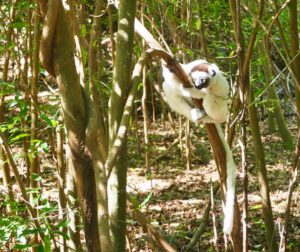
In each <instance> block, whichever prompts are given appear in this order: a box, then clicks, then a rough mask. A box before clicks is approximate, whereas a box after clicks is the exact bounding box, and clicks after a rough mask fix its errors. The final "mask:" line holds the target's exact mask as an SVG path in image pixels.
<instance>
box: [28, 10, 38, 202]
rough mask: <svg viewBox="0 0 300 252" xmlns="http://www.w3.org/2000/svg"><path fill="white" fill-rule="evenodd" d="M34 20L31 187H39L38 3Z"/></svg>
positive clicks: (32, 199) (32, 195)
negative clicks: (37, 143)
mask: <svg viewBox="0 0 300 252" xmlns="http://www.w3.org/2000/svg"><path fill="white" fill-rule="evenodd" d="M33 20H34V21H33V22H34V51H33V55H32V59H31V60H32V78H31V91H30V95H31V113H30V114H31V127H30V128H31V129H30V131H31V136H30V145H31V146H30V152H31V154H32V159H31V166H30V175H31V177H30V178H29V179H30V187H31V188H37V187H38V183H37V182H36V180H35V179H34V177H33V176H32V175H33V174H36V175H39V174H40V165H39V156H38V152H37V148H36V146H35V141H36V140H37V135H38V134H37V133H38V112H37V107H38V96H37V94H38V79H39V50H40V11H39V6H38V5H36V6H35V8H34V12H33ZM30 196H31V197H30V202H31V203H33V201H34V198H35V195H34V194H31V195H30Z"/></svg>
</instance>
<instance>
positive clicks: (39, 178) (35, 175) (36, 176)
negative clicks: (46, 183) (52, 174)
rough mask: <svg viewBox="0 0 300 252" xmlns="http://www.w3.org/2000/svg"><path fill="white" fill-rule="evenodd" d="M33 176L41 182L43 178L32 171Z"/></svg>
mask: <svg viewBox="0 0 300 252" xmlns="http://www.w3.org/2000/svg"><path fill="white" fill-rule="evenodd" d="M31 178H32V179H33V180H34V181H37V182H39V181H41V180H42V177H41V176H40V175H38V174H36V173H32V174H31Z"/></svg>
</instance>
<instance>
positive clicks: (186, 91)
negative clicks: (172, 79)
mask: <svg viewBox="0 0 300 252" xmlns="http://www.w3.org/2000/svg"><path fill="white" fill-rule="evenodd" d="M180 93H181V94H182V96H184V97H190V98H195V99H203V98H204V97H205V95H206V93H205V92H204V91H202V90H199V89H197V88H195V87H190V88H185V87H183V86H180Z"/></svg>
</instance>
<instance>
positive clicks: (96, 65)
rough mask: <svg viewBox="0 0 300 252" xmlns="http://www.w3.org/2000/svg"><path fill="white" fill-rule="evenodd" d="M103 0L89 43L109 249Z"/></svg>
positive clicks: (102, 231) (102, 230)
mask: <svg viewBox="0 0 300 252" xmlns="http://www.w3.org/2000/svg"><path fill="white" fill-rule="evenodd" d="M103 8H104V6H103V0H98V1H97V3H96V7H95V12H94V20H93V25H92V30H91V35H90V44H89V61H88V62H89V80H90V88H91V93H92V101H93V104H94V107H95V116H96V118H97V122H98V123H97V124H98V132H97V136H96V137H97V138H98V139H99V140H98V142H99V144H100V151H101V157H100V164H101V165H100V166H99V167H98V168H96V169H95V175H96V184H97V208H98V214H97V216H98V223H99V235H100V242H101V250H102V251H104V252H105V251H109V250H110V248H111V239H110V233H109V218H108V197H107V175H106V172H105V169H104V160H105V159H106V158H107V149H108V138H107V136H108V134H107V130H106V129H107V127H106V123H105V119H104V118H106V117H107V114H106V111H105V109H104V106H103V104H102V103H103V101H104V98H103V94H102V93H101V92H99V87H97V84H98V86H99V83H100V78H101V71H102V68H101V64H102V62H101V61H102V60H103V59H102V48H101V38H102V35H101V23H102V20H101V12H102V11H103Z"/></svg>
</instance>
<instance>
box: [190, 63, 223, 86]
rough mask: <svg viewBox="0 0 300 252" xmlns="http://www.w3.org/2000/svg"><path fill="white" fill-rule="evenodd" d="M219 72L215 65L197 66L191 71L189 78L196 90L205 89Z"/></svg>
mask: <svg viewBox="0 0 300 252" xmlns="http://www.w3.org/2000/svg"><path fill="white" fill-rule="evenodd" d="M218 72H219V68H218V67H217V66H216V65H215V64H199V65H197V66H195V67H194V68H193V69H192V71H191V77H192V79H193V81H194V84H195V87H196V88H197V89H203V88H207V87H208V86H210V85H211V84H212V80H213V77H215V76H216V74H217V73H218Z"/></svg>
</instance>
